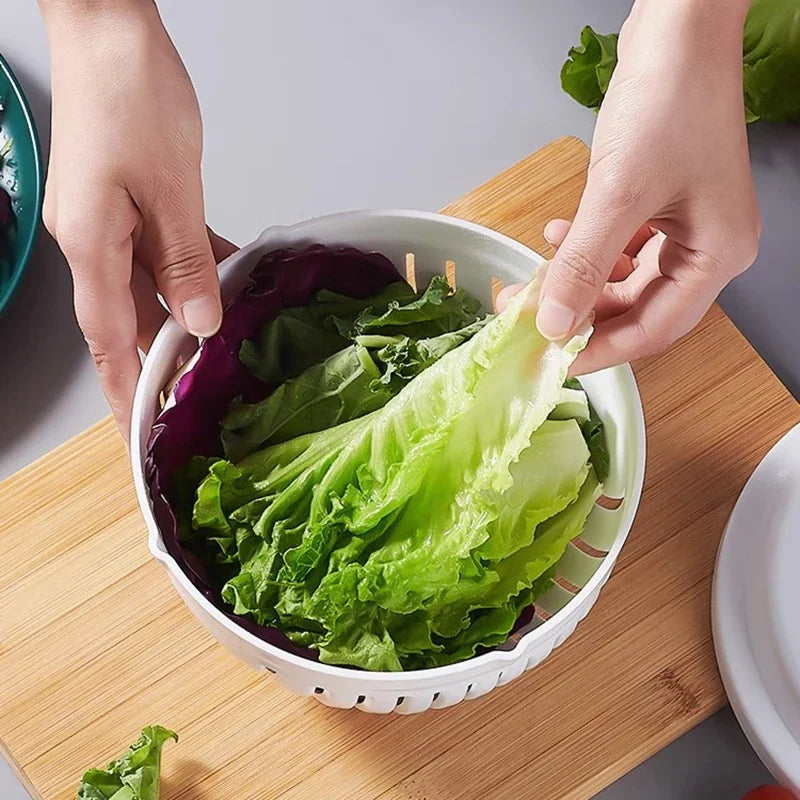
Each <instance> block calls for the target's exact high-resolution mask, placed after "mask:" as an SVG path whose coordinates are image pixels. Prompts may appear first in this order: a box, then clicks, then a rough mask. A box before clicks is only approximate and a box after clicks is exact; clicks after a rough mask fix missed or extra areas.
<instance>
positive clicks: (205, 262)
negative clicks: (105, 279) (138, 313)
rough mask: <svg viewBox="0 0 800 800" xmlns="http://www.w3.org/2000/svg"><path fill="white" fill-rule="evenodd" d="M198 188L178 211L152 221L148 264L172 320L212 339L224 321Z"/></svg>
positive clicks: (196, 334)
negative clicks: (150, 258)
mask: <svg viewBox="0 0 800 800" xmlns="http://www.w3.org/2000/svg"><path fill="white" fill-rule="evenodd" d="M204 220H205V213H204V209H203V201H202V190H201V189H200V188H199V187H197V190H196V195H195V197H194V198H189V199H188V202H187V201H186V200H185V199H184V201H183V203H182V204H181V207H180V210H176V208H171V209H169V210H164V211H162V213H160V214H158V216H157V217H156V218H154V219H152V220H148V222H150V224H151V225H152V226H153V227H154V231H153V233H154V237H155V239H156V242H155V243H154V244H155V246H154V247H153V249H152V251H151V253H152V265H153V275H154V277H155V280H156V285H157V286H158V290H159V292H160V293H161V295H162V296H163V297H164V300H165V301H166V303H167V305H168V306H169V309H170V311H171V312H172V314H173V316H174V317H175V318H176V319H177V320H178V322H179V323H180V324H181V326H183V327H184V328H185V329H186V330H187V331H188V332H189V333H191V334H193V335H194V336H200V337H208V336H212V335H213V334H215V333H216V332H217V330H218V329H219V326H220V324H221V323H222V303H221V301H220V293H219V278H218V276H217V267H216V261H215V259H214V253H213V250H212V246H211V242H210V241H209V237H208V232H207V230H206V226H205V221H204Z"/></svg>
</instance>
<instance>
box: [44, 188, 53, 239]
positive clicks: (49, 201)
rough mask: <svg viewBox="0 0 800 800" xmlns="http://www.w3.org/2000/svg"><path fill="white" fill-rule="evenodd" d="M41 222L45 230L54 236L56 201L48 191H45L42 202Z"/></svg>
mask: <svg viewBox="0 0 800 800" xmlns="http://www.w3.org/2000/svg"><path fill="white" fill-rule="evenodd" d="M42 222H43V223H44V227H45V229H46V230H47V232H48V233H49V234H50V235H51V236H52V237H53V238H54V239H55V238H56V202H55V200H54V199H53V196H52V194H51V193H50V192H46V193H45V196H44V202H43V203H42Z"/></svg>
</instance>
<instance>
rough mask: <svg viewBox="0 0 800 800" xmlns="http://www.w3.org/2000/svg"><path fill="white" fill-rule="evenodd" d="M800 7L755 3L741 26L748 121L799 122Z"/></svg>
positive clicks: (785, 1)
mask: <svg viewBox="0 0 800 800" xmlns="http://www.w3.org/2000/svg"><path fill="white" fill-rule="evenodd" d="M798 76H800V3H798V2H797V0H754V2H753V3H752V5H751V6H750V11H749V13H748V14H747V20H746V21H745V26H744V101H745V111H746V113H747V121H748V122H754V121H755V120H757V119H766V120H773V121H778V122H781V121H797V120H800V77H798Z"/></svg>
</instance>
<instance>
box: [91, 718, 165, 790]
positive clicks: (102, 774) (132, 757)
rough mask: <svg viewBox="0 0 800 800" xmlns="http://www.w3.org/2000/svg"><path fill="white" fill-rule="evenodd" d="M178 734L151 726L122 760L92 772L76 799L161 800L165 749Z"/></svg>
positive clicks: (119, 759) (143, 732)
mask: <svg viewBox="0 0 800 800" xmlns="http://www.w3.org/2000/svg"><path fill="white" fill-rule="evenodd" d="M168 739H174V740H175V741H176V742H177V741H178V735H177V734H176V733H174V732H173V731H170V730H167V729H166V728H162V727H161V726H160V725H148V726H147V727H146V728H145V729H144V730H143V731H142V733H141V735H140V736H139V738H138V739H137V740H136V741H135V742H134V743H133V744H132V745H131V746H130V747H129V748H128V750H127V752H126V753H124V754H123V755H122V756H121V757H120V758H118V759H116V760H115V761H112V762H111V763H110V764H109V765H108V767H107V768H106V769H90V770H89V771H88V772H86V773H85V774H84V776H83V779H82V780H81V785H80V786H79V787H78V794H77V798H76V800H158V794H159V792H158V789H159V775H160V771H161V749H162V748H163V746H164V743H165V742H166V741H167V740H168Z"/></svg>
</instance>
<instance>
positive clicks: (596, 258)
mask: <svg viewBox="0 0 800 800" xmlns="http://www.w3.org/2000/svg"><path fill="white" fill-rule="evenodd" d="M623 180H624V178H622V179H620V181H619V182H620V184H621V183H622V181H623ZM650 216H651V214H650V209H649V208H648V207H646V206H645V205H644V203H643V202H642V201H641V200H640V199H639V198H637V197H636V195H631V194H626V190H625V187H624V186H618V185H616V184H615V185H611V186H610V185H609V182H608V180H607V179H606V178H603V177H598V174H597V173H595V174H592V173H591V172H590V174H589V177H588V179H587V184H586V190H585V191H584V193H583V197H581V202H580V205H579V206H578V213H577V214H576V216H575V221H574V222H573V223H572V226H571V227H570V229H569V231H568V232H567V234H566V236H565V238H564V241H563V242H562V244H561V246H560V247H559V248H558V250H557V251H556V254H555V256H553V260H552V262H551V264H550V267H549V268H548V270H547V275H546V276H545V279H544V284H543V285H542V300H541V303H540V307H539V313H538V314H537V316H536V324H537V326H538V328H539V330H540V331H541V333H542V335H544V336H547V337H548V338H549V339H561V338H563V337H565V336H567V335H569V334H570V333H572V331H574V330H575V328H577V327H578V326H579V325H580V324H581V322H583V321H584V320H585V319H586V318H587V317H588V315H589V314H590V313H591V311H592V309H593V308H594V305H595V303H596V302H597V300H598V298H599V297H600V293H601V292H602V291H603V286H604V285H605V283H606V281H607V280H608V277H609V275H610V274H611V270H612V268H613V267H614V264H615V262H616V260H617V258H618V257H619V256H620V254H621V253H622V252H623V250H624V249H625V247H626V246H627V245H628V243H629V242H630V241H631V239H632V238H633V237H634V235H635V234H636V232H637V231H638V230H639V228H640V226H641V225H642V223H643V222H645V221H646V220H648V219H649V218H650Z"/></svg>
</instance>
